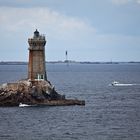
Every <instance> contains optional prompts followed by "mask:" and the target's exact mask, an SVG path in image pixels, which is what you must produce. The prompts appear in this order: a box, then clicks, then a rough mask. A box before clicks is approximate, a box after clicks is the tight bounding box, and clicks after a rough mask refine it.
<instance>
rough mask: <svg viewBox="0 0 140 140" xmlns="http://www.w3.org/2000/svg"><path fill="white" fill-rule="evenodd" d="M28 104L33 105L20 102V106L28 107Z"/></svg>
mask: <svg viewBox="0 0 140 140" xmlns="http://www.w3.org/2000/svg"><path fill="white" fill-rule="evenodd" d="M27 106H31V105H28V104H22V103H20V104H19V107H27Z"/></svg>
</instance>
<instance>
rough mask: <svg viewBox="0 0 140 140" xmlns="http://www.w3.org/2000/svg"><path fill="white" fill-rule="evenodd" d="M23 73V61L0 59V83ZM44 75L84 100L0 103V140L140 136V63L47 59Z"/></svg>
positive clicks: (111, 139)
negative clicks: (49, 104) (81, 103)
mask: <svg viewBox="0 0 140 140" xmlns="http://www.w3.org/2000/svg"><path fill="white" fill-rule="evenodd" d="M26 75H27V66H26V65H0V83H4V82H8V81H15V80H18V79H23V78H26ZM47 76H48V79H49V80H50V81H51V83H52V84H54V85H55V88H56V89H57V91H58V92H59V93H61V94H65V95H66V97H67V98H78V99H82V100H85V101H86V105H85V106H59V107H58V106H54V107H24V108H19V107H0V140H140V85H139V84H140V64H108V65H107V64H97V65H96V64H93V65H90V64H89V65H86V64H70V65H69V66H66V65H64V64H47ZM114 80H115V81H119V82H120V83H131V84H135V85H133V86H121V87H113V86H110V85H109V84H110V83H111V82H112V81H114Z"/></svg>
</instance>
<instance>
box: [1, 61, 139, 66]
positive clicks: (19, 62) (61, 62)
mask: <svg viewBox="0 0 140 140" xmlns="http://www.w3.org/2000/svg"><path fill="white" fill-rule="evenodd" d="M46 63H50V64H63V63H64V64H65V63H70V64H127V63H129V64H135V63H136V64H140V62H139V61H129V62H90V61H85V62H84V61H82V62H78V61H47V62H46ZM0 65H28V62H23V61H1V62H0Z"/></svg>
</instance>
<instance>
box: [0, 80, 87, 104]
mask: <svg viewBox="0 0 140 140" xmlns="http://www.w3.org/2000/svg"><path fill="white" fill-rule="evenodd" d="M20 103H25V104H31V105H34V104H36V105H85V102H84V101H79V100H71V99H69V100H68V99H65V96H64V95H60V94H58V93H57V91H56V90H55V88H54V86H52V85H51V83H50V82H48V81H43V80H42V81H34V82H33V83H32V82H30V81H28V80H21V81H18V82H16V83H7V84H3V85H1V86H0V106H17V105H19V104H20Z"/></svg>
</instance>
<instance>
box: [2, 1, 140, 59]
mask: <svg viewBox="0 0 140 140" xmlns="http://www.w3.org/2000/svg"><path fill="white" fill-rule="evenodd" d="M139 13H140V0H106V1H104V0H71V1H66V0H59V1H58V0H12V1H11V0H0V32H1V34H0V38H1V39H0V60H1V61H6V60H7V61H8V60H11V61H12V60H16V61H27V60H28V50H27V48H28V43H27V39H28V38H29V37H31V36H32V35H33V32H34V30H35V29H36V28H37V29H38V30H39V31H40V33H42V34H45V35H46V38H47V41H48V42H47V46H46V57H47V60H64V59H65V55H64V54H65V50H68V52H69V59H71V60H77V61H110V60H113V61H140V55H139V52H140V14H139Z"/></svg>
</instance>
